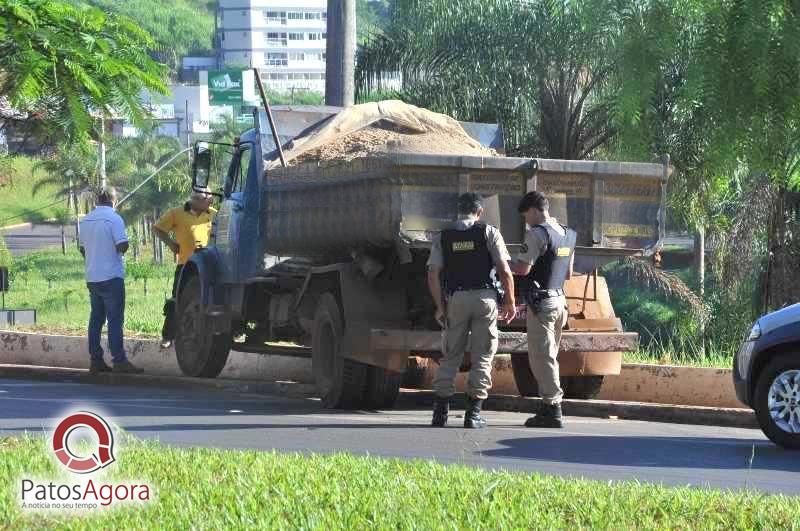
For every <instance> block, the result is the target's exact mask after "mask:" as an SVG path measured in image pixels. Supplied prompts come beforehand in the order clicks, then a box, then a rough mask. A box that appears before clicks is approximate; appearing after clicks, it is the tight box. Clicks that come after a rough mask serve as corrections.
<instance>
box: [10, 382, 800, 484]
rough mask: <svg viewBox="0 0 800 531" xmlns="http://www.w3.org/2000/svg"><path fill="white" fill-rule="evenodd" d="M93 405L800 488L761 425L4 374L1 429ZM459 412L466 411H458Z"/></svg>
mask: <svg viewBox="0 0 800 531" xmlns="http://www.w3.org/2000/svg"><path fill="white" fill-rule="evenodd" d="M78 408H80V409H88V410H91V411H96V412H97V413H100V414H104V415H105V416H106V418H107V419H108V420H110V421H112V422H114V423H116V424H118V425H119V426H121V427H123V428H125V429H126V430H128V431H129V432H132V433H134V434H136V435H137V436H140V437H143V438H148V439H157V440H160V441H161V442H163V443H167V444H171V445H178V446H208V447H217V448H253V449H260V450H268V449H278V450H282V451H293V452H294V451H299V452H336V451H347V452H352V453H356V454H367V453H369V454H370V455H373V456H374V455H377V456H391V457H401V458H424V459H429V458H430V459H436V460H438V461H441V462H444V463H463V464H469V465H475V466H481V467H486V468H492V469H509V470H516V471H536V472H542V473H547V474H558V475H562V476H571V477H586V478H592V479H602V480H630V479H637V480H639V481H642V482H652V483H663V484H666V485H694V486H711V487H717V488H725V489H756V490H760V491H765V492H782V493H787V494H800V459H798V457H800V456H798V454H797V453H792V452H787V451H784V450H781V449H779V448H777V447H775V446H773V445H772V444H771V443H769V442H768V441H767V440H766V439H765V438H764V436H763V435H762V434H761V432H759V431H757V430H747V429H736V428H719V427H713V426H687V425H676V424H661V423H648V422H636V421H621V420H604V419H589V418H576V417H573V418H568V419H567V422H568V424H567V427H566V428H565V429H563V430H530V429H526V428H524V427H522V426H521V424H522V423H523V421H524V420H525V418H526V415H524V414H521V413H500V412H488V413H487V417H488V419H489V420H490V422H491V427H490V428H488V429H485V430H464V429H463V428H461V427H460V426H459V421H460V419H453V420H452V422H453V424H454V426H453V427H450V428H446V429H432V428H430V427H428V426H427V423H428V422H429V418H430V417H429V413H428V412H427V411H387V412H378V413H373V412H336V411H328V410H325V409H322V408H321V407H320V406H319V403H318V401H316V400H308V399H307V400H299V399H287V398H281V397H274V396H272V397H270V396H254V395H237V394H229V393H225V392H213V391H208V390H202V391H187V390H185V389H184V390H175V389H155V388H152V387H143V388H138V387H132V386H111V385H91V384H81V383H77V382H76V381H74V380H71V379H70V377H69V376H65V377H60V378H59V379H58V380H54V381H50V382H44V381H33V380H24V379H19V380H17V379H0V434H8V433H14V432H21V431H30V432H39V433H42V432H45V433H48V434H49V430H50V429H52V427H53V426H54V425H55V423H56V422H57V421H58V419H59V417H60V416H61V415H62V414H63V413H65V412H66V411H67V410H70V409H72V410H74V409H78ZM456 413H459V412H458V411H456Z"/></svg>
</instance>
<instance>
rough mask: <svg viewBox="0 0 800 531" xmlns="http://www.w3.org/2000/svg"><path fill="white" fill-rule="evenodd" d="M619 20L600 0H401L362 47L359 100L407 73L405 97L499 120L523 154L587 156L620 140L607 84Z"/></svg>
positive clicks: (453, 111)
mask: <svg viewBox="0 0 800 531" xmlns="http://www.w3.org/2000/svg"><path fill="white" fill-rule="evenodd" d="M617 20H618V13H617V11H616V10H615V9H609V7H608V3H607V2H604V1H599V0H584V1H563V2H556V1H538V2H525V3H523V2H518V1H516V0H491V1H485V0H464V1H461V2H450V1H447V0H432V1H428V2H421V1H417V0H402V1H398V2H397V4H396V9H395V14H394V18H393V21H392V24H391V25H390V26H389V27H388V28H387V29H386V30H385V31H384V32H382V33H379V34H373V35H371V36H370V37H369V38H368V39H367V41H366V42H365V44H364V46H363V47H362V49H361V50H360V53H359V58H358V69H357V87H358V92H359V96H362V97H363V96H364V95H366V94H367V93H368V92H369V91H371V90H375V89H381V88H384V87H383V86H382V83H381V80H382V77H383V76H384V75H385V74H387V73H391V72H399V73H400V74H401V75H402V79H403V88H402V90H401V93H400V97H402V98H403V99H405V100H407V101H410V102H412V103H415V104H418V105H421V106H425V107H428V108H431V109H433V110H436V111H439V112H444V113H447V114H450V115H453V116H455V117H456V118H458V119H461V120H473V121H490V122H494V121H498V122H500V123H502V124H503V125H504V126H505V129H506V133H507V141H508V144H509V145H508V146H507V147H508V149H509V151H510V152H512V153H515V154H527V155H537V156H543V157H555V158H570V159H575V158H585V157H587V156H589V155H591V154H593V153H595V152H596V150H598V149H599V148H601V147H603V146H604V145H605V144H606V143H607V142H608V141H609V139H610V138H611V137H612V136H613V134H614V129H613V127H611V123H610V121H609V112H610V109H611V108H610V106H609V101H610V93H609V91H610V90H611V89H612V88H613V87H612V85H610V84H609V80H610V76H611V74H612V66H613V60H614V56H615V54H614V46H615V43H616V40H617V39H616V37H617V35H618V33H619V28H618V24H617Z"/></svg>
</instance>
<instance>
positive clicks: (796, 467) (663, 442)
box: [481, 436, 800, 472]
mask: <svg viewBox="0 0 800 531" xmlns="http://www.w3.org/2000/svg"><path fill="white" fill-rule="evenodd" d="M497 442H498V444H501V445H503V446H505V448H500V449H495V450H487V451H483V452H481V454H482V455H484V456H487V457H488V456H491V457H498V458H506V459H526V460H532V461H558V462H563V463H575V464H583V465H607V466H633V467H658V468H717V469H743V470H746V469H748V468H753V469H756V470H780V471H785V472H800V459H798V457H800V453H797V452H790V451H788V450H783V449H782V448H779V447H777V446H775V445H773V444H772V443H769V442H765V441H748V440H746V439H730V438H721V437H720V438H716V437H701V438H688V437H634V436H603V437H596V436H580V437H569V436H558V437H547V436H544V437H525V438H519V439H504V440H501V441H497ZM751 457H752V465H751V464H750V460H751Z"/></svg>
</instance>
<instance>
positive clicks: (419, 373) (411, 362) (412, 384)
mask: <svg viewBox="0 0 800 531" xmlns="http://www.w3.org/2000/svg"><path fill="white" fill-rule="evenodd" d="M427 370H428V360H427V359H425V358H419V357H417V356H411V357H410V358H408V365H406V370H405V372H404V373H403V381H402V382H400V386H401V387H405V388H406V389H422V387H423V385H424V384H425V372H426V371H427Z"/></svg>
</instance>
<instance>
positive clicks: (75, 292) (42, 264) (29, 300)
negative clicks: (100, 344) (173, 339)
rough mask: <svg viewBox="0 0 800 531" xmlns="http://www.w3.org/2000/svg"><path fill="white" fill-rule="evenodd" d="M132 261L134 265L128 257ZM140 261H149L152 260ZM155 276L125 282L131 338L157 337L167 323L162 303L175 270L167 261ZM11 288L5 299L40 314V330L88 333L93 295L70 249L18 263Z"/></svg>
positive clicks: (76, 255) (78, 259)
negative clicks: (90, 304) (145, 284)
mask: <svg viewBox="0 0 800 531" xmlns="http://www.w3.org/2000/svg"><path fill="white" fill-rule="evenodd" d="M127 260H128V261H132V260H133V258H132V255H131V253H130V252H129V255H128V257H127ZM140 260H142V261H150V257H149V256H141V257H140ZM153 269H154V271H153V277H152V278H150V279H149V280H148V281H147V288H148V290H147V295H145V294H144V282H143V281H142V280H139V281H136V280H134V279H133V278H127V279H126V281H125V284H126V309H125V329H126V333H127V334H128V335H129V336H144V337H155V336H158V335H159V334H160V332H161V325H162V324H163V316H162V308H163V306H164V299H165V298H166V297H168V296H169V295H171V291H172V277H173V273H174V271H175V265H174V264H173V263H172V260H171V259H169V260H168V261H167V263H165V264H164V265H162V266H158V265H155V266H154V267H153ZM11 272H12V275H13V276H12V286H11V291H10V292H9V293H7V294H6V306H7V307H9V308H34V309H36V310H37V311H38V315H37V320H38V325H37V326H36V327H33V329H36V330H47V331H54V332H61V333H76V334H84V333H85V331H86V326H87V323H88V322H89V292H88V290H87V289H86V281H85V279H84V271H83V258H82V257H81V255H80V254H79V253H78V251H77V250H75V248H74V247H70V249H69V251H68V252H67V254H66V255H62V254H61V250H60V249H57V250H46V251H40V252H37V253H33V254H31V255H28V256H25V257H22V258H17V259H15V260H14V262H13V264H12V268H11Z"/></svg>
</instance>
